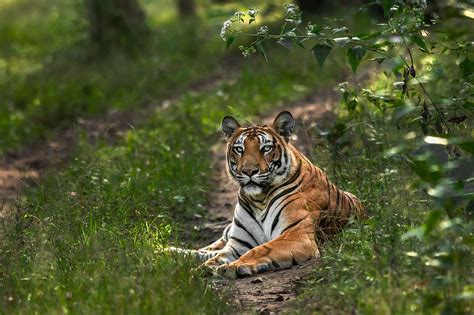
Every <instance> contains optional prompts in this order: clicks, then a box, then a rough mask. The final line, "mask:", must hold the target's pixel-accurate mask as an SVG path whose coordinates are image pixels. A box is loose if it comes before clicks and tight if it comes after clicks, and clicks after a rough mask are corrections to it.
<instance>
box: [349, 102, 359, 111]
mask: <svg viewBox="0 0 474 315" xmlns="http://www.w3.org/2000/svg"><path fill="white" fill-rule="evenodd" d="M357 104H358V103H357V100H356V99H352V100H351V101H350V102H349V103H347V110H348V111H349V112H353V111H355V110H356V108H357Z"/></svg>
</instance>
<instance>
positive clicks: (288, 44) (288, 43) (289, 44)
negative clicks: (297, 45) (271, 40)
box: [277, 37, 293, 49]
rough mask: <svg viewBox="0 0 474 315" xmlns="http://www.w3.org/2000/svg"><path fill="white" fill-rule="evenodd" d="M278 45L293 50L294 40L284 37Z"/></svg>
mask: <svg viewBox="0 0 474 315" xmlns="http://www.w3.org/2000/svg"><path fill="white" fill-rule="evenodd" d="M277 43H278V44H280V45H282V46H283V47H286V48H288V49H292V48H293V39H291V38H289V37H282V38H280V39H279V40H278V41H277Z"/></svg>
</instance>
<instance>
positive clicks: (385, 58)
mask: <svg viewBox="0 0 474 315" xmlns="http://www.w3.org/2000/svg"><path fill="white" fill-rule="evenodd" d="M372 60H374V61H376V62H377V63H378V64H381V63H383V62H384V61H385V60H387V57H377V58H374V59H372Z"/></svg>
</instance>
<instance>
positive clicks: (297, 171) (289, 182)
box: [268, 163, 301, 196]
mask: <svg viewBox="0 0 474 315" xmlns="http://www.w3.org/2000/svg"><path fill="white" fill-rule="evenodd" d="M300 173H301V163H299V164H298V168H297V170H296V172H295V174H293V176H292V177H291V178H290V179H289V180H288V181H286V182H284V183H283V184H281V185H280V186H278V187H275V188H274V189H272V190H271V191H270V192H269V193H268V196H271V195H272V194H273V193H274V192H275V191H277V190H278V189H280V188H281V187H283V186H286V185H290V184H291V183H293V182H294V181H295V180H296V179H297V178H298V177H299V176H300Z"/></svg>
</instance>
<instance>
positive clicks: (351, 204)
mask: <svg viewBox="0 0 474 315" xmlns="http://www.w3.org/2000/svg"><path fill="white" fill-rule="evenodd" d="M346 198H349V210H350V211H351V212H352V210H354V200H352V197H351V196H349V195H346Z"/></svg>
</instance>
